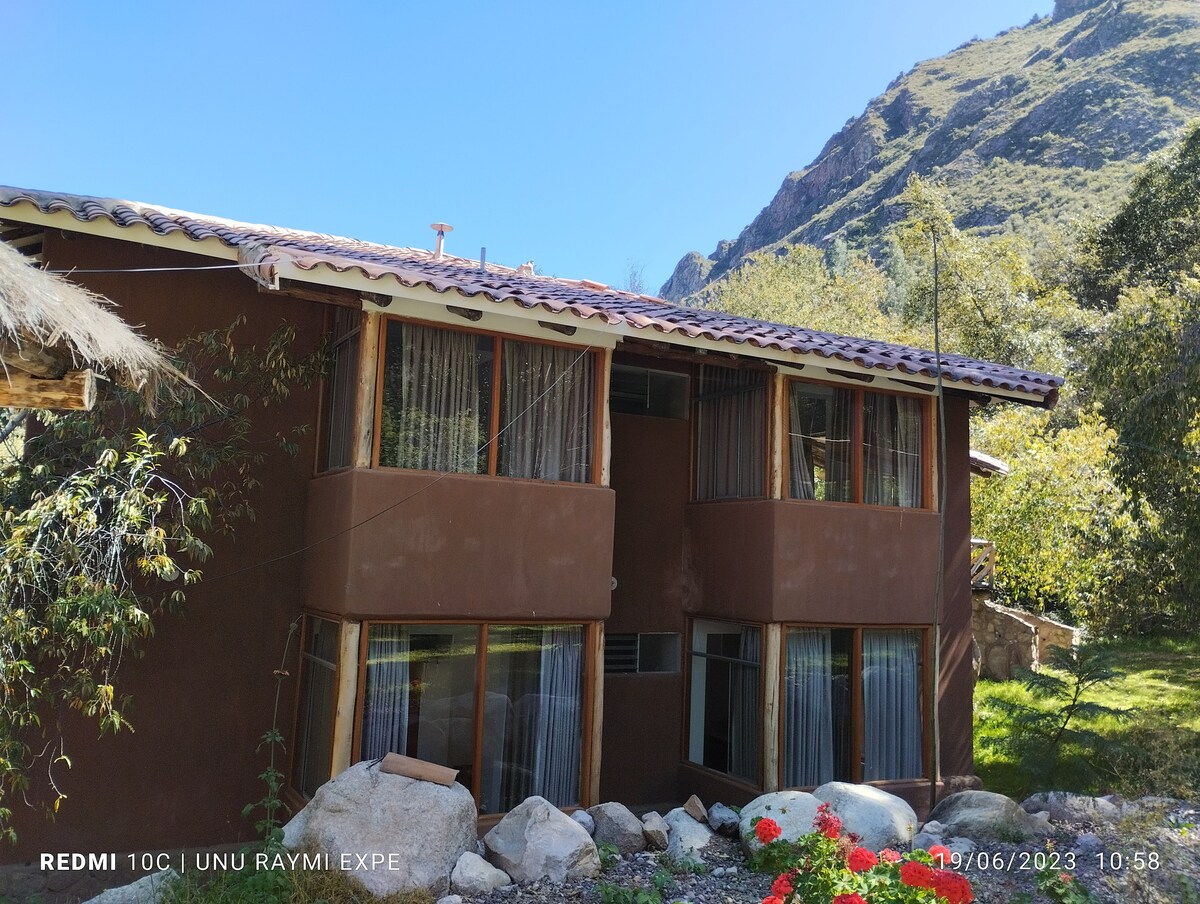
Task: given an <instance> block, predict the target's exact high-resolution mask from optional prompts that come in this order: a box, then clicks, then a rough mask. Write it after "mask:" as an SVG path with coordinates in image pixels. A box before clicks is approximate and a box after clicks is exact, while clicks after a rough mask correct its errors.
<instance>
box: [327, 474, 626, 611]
mask: <svg viewBox="0 0 1200 904" xmlns="http://www.w3.org/2000/svg"><path fill="white" fill-rule="evenodd" d="M613 500H614V494H613V491H612V490H609V489H605V488H603V487H596V486H586V485H569V484H554V483H546V482H542V481H535V480H528V481H526V480H512V479H509V478H502V477H485V476H480V475H475V474H471V475H462V474H457V475H456V474H449V475H438V474H428V473H420V472H413V471H399V470H378V471H369V470H347V471H339V472H335V473H332V474H326V475H323V476H321V477H318V478H317V479H316V480H314V481H313V482H312V485H311V487H310V490H309V507H308V512H307V519H306V522H307V528H306V537H307V542H308V543H309V544H310V546H311V548H310V549H309V550H308V553H307V555H306V557H305V568H304V572H305V576H306V580H305V601H306V604H307V605H309V606H311V607H312V608H314V609H320V610H323V611H326V612H332V613H335V614H340V615H347V616H351V617H359V618H368V617H373V618H406V619H407V618H455V619H472V620H501V619H522V618H536V619H547V618H553V619H563V620H569V621H592V620H597V619H604V618H607V617H608V613H609V598H610V592H611V581H612V538H613ZM352 525H361V527H358V528H356V529H354V530H350V531H347V528H349V527H351V526H352ZM327 538H328V539H327Z"/></svg>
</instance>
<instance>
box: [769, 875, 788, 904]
mask: <svg viewBox="0 0 1200 904" xmlns="http://www.w3.org/2000/svg"><path fill="white" fill-rule="evenodd" d="M791 893H792V883H791V882H789V881H788V877H787V876H786V875H783V876H780V877H779V878H777V879H776V880H775V881H774V882H772V883H771V894H773V895H775V896H777V897H780V898H786V897H787V896H788V895H790V894H791Z"/></svg>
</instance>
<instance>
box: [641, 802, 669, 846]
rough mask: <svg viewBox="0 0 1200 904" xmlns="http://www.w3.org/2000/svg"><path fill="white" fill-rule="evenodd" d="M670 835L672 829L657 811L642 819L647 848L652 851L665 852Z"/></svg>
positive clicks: (652, 811)
mask: <svg viewBox="0 0 1200 904" xmlns="http://www.w3.org/2000/svg"><path fill="white" fill-rule="evenodd" d="M670 833H671V827H670V826H669V825H667V821H666V820H665V819H663V818H662V816H660V815H659V814H658V812H657V811H656V810H651V811H650V812H649V813H647V814H646V815H645V816H643V817H642V835H644V836H645V838H646V847H648V848H650V850H652V851H665V850H666V849H667V842H668V836H669V835H670Z"/></svg>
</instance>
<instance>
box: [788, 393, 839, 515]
mask: <svg viewBox="0 0 1200 904" xmlns="http://www.w3.org/2000/svg"><path fill="white" fill-rule="evenodd" d="M852 398H853V394H852V393H851V392H850V390H848V389H840V388H838V387H834V386H814V385H810V384H806V383H792V384H791V386H790V390H789V396H788V399H789V409H790V410H789V425H790V426H789V428H788V430H789V433H790V434H791V436H790V438H789V442H788V450H789V458H790V460H789V462H788V465H789V471H788V491H789V495H790V496H791V498H793V499H823V500H826V501H828V502H851V501H853V498H854V497H853V493H854V487H853V483H852V480H851V457H850V403H851V399H852Z"/></svg>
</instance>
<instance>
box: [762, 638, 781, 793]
mask: <svg viewBox="0 0 1200 904" xmlns="http://www.w3.org/2000/svg"><path fill="white" fill-rule="evenodd" d="M782 637H783V626H782V625H779V624H773V625H764V626H763V658H762V669H763V740H762V745H763V748H762V749H763V776H762V787H763V790H764V791H778V790H779V746H780V744H779V742H780V734H779V688H780V686H781V685H782V684H783V675H782V673H781V672H780V656H779V650H780V647H781V646H782V644H781V639H782Z"/></svg>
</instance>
